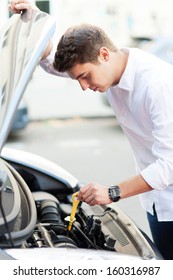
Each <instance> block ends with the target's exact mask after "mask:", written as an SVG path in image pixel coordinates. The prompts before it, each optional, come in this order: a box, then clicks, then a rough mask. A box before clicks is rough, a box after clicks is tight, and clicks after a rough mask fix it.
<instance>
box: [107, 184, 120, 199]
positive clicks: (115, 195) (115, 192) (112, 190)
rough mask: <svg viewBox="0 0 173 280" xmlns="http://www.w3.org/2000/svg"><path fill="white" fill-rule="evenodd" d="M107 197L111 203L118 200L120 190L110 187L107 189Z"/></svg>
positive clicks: (116, 187)
mask: <svg viewBox="0 0 173 280" xmlns="http://www.w3.org/2000/svg"><path fill="white" fill-rule="evenodd" d="M109 197H110V199H111V200H112V201H113V202H116V201H118V200H119V199H120V188H119V187H118V186H112V187H110V188H109Z"/></svg>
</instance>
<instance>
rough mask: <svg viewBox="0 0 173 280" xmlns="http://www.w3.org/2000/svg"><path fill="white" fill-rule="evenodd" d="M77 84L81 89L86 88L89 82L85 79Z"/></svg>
mask: <svg viewBox="0 0 173 280" xmlns="http://www.w3.org/2000/svg"><path fill="white" fill-rule="evenodd" d="M79 84H80V86H81V88H82V89H83V90H87V89H88V88H89V83H88V82H87V81H86V80H82V81H81V80H80V81H79Z"/></svg>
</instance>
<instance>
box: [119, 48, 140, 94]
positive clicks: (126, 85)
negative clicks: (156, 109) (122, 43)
mask: <svg viewBox="0 0 173 280" xmlns="http://www.w3.org/2000/svg"><path fill="white" fill-rule="evenodd" d="M121 51H122V52H125V53H128V54H129V56H128V61H127V65H126V68H125V71H124V73H123V75H122V76H121V79H120V81H119V83H118V84H117V85H116V86H115V87H117V88H121V89H123V90H125V91H131V90H133V85H134V79H135V69H136V67H135V61H134V59H133V57H134V53H133V48H122V49H121Z"/></svg>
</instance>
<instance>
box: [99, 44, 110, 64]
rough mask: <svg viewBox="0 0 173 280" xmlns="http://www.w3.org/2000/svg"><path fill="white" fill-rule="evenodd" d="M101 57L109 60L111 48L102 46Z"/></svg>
mask: <svg viewBox="0 0 173 280" xmlns="http://www.w3.org/2000/svg"><path fill="white" fill-rule="evenodd" d="M99 57H100V58H101V59H103V60H104V61H108V60H109V50H108V49H107V48H106V47H101V48H100V50H99Z"/></svg>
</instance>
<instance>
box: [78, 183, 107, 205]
mask: <svg viewBox="0 0 173 280" xmlns="http://www.w3.org/2000/svg"><path fill="white" fill-rule="evenodd" d="M78 199H79V200H81V201H84V202H86V203H88V204H89V205H91V206H94V205H96V204H98V205H106V204H109V203H111V202H112V201H111V199H110V198H109V195H108V187H106V186H102V185H99V184H95V183H90V184H88V185H86V186H84V187H82V188H81V189H80V191H79V194H78Z"/></svg>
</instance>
